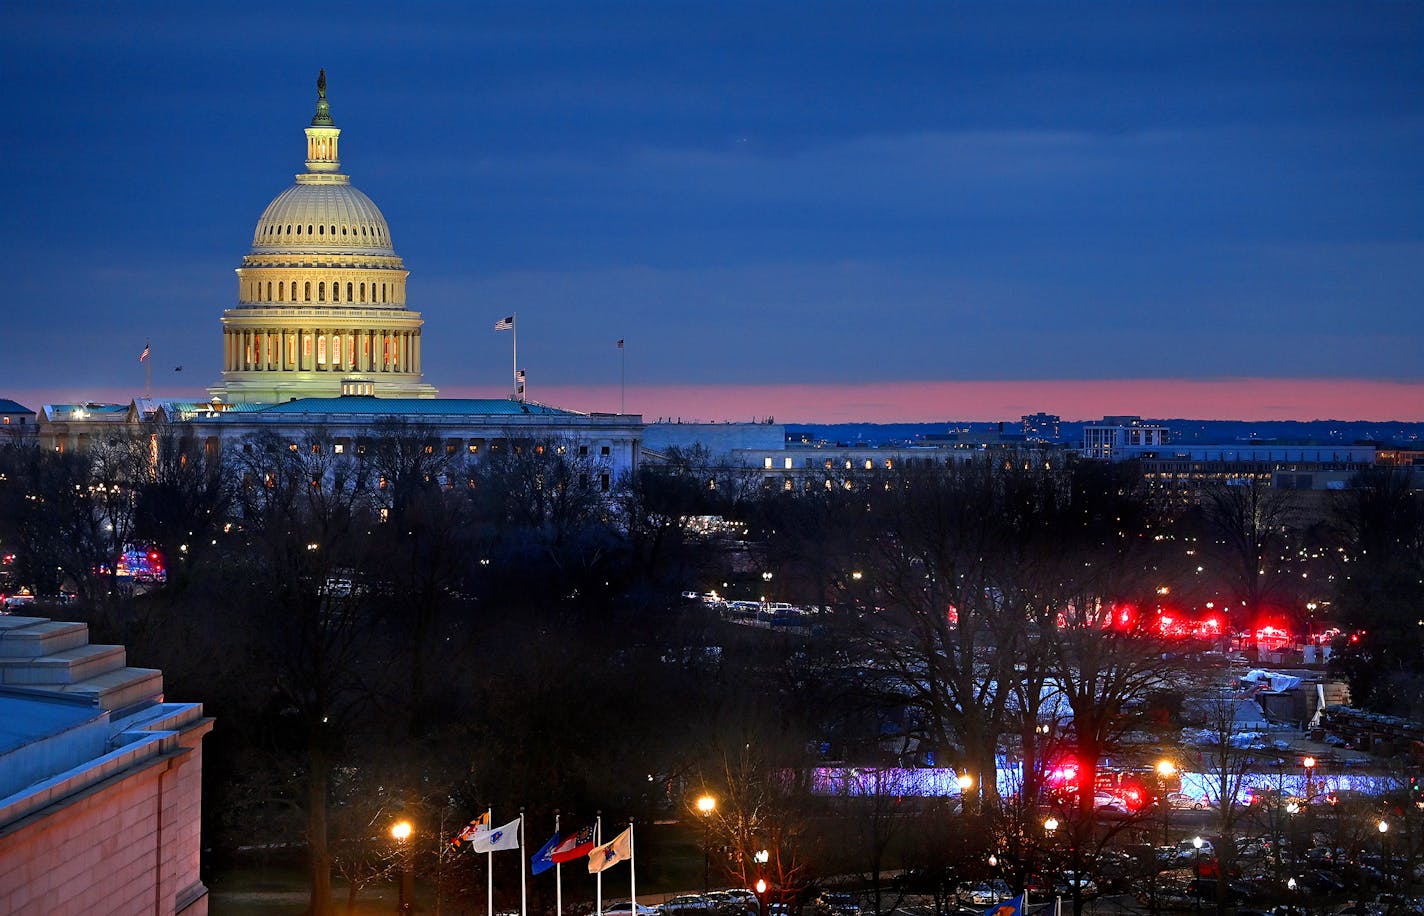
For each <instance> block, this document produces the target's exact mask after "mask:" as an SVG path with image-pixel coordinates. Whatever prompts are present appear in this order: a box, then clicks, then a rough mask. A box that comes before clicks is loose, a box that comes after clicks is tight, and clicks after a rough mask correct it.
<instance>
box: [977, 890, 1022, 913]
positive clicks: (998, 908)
mask: <svg viewBox="0 0 1424 916" xmlns="http://www.w3.org/2000/svg"><path fill="white" fill-rule="evenodd" d="M1023 912H1024V895H1023V894H1019V895H1018V896H1017V897H1013V898H1011V899H1009V900H1005V901H1003V902H1002V903H996V904H994V905H993V906H991V907H989V908H988V909H987V910H985V911H984V916H1023Z"/></svg>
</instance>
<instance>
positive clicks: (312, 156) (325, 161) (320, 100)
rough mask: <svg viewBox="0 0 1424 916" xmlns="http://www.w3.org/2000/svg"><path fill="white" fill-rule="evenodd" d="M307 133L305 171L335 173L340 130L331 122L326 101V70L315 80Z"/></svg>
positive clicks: (323, 69)
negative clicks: (314, 99) (313, 111)
mask: <svg viewBox="0 0 1424 916" xmlns="http://www.w3.org/2000/svg"><path fill="white" fill-rule="evenodd" d="M306 133H307V171H308V172H337V171H340V169H341V160H339V159H337V158H336V141H337V140H338V139H339V138H340V137H341V129H340V128H339V127H337V126H336V122H334V121H332V120H331V103H330V102H328V101H327V100H326V68H325V67H323V68H322V70H321V73H320V74H319V75H318V76H317V78H316V114H315V115H313V116H312V120H311V127H308V128H307V129H306Z"/></svg>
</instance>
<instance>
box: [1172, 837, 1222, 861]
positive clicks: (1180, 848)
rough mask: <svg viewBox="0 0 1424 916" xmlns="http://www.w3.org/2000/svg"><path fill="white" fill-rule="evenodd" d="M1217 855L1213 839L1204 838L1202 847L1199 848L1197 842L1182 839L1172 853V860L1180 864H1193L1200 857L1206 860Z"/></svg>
mask: <svg viewBox="0 0 1424 916" xmlns="http://www.w3.org/2000/svg"><path fill="white" fill-rule="evenodd" d="M1215 856H1216V847H1215V846H1214V845H1212V842H1211V840H1202V844H1201V849H1197V846H1196V843H1194V842H1193V841H1192V840H1182V841H1181V842H1180V843H1178V844H1177V845H1176V847H1175V852H1173V854H1172V861H1174V862H1176V863H1177V864H1178V865H1191V864H1192V863H1194V862H1196V861H1197V859H1198V858H1200V859H1201V860H1202V861H1206V860H1207V859H1211V858H1214V857H1215Z"/></svg>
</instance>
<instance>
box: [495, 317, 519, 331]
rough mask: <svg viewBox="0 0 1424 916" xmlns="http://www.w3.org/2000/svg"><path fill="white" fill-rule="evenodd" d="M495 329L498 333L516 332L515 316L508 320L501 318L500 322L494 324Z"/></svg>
mask: <svg viewBox="0 0 1424 916" xmlns="http://www.w3.org/2000/svg"><path fill="white" fill-rule="evenodd" d="M494 329H495V330H496V331H512V330H514V316H513V315H510V316H509V317H508V318H501V319H500V320H498V321H496V322H495V323H494Z"/></svg>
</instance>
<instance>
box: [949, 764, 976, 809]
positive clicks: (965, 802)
mask: <svg viewBox="0 0 1424 916" xmlns="http://www.w3.org/2000/svg"><path fill="white" fill-rule="evenodd" d="M954 781H955V783H956V784H957V785H958V786H959V813H960V815H961V816H963V817H968V816H969V790H970V789H972V788H974V777H973V776H970V775H969V774H968V773H960V774H959V776H958V777H957V778H956V779H955V780H954Z"/></svg>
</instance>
